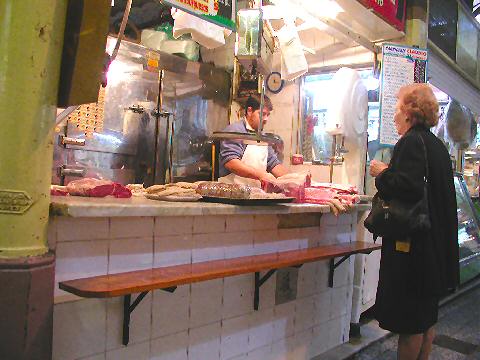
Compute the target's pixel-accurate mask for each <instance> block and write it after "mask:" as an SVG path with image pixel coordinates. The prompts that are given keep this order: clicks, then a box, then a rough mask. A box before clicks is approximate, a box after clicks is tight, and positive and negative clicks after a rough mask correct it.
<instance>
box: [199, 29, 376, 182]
mask: <svg viewBox="0 0 480 360" xmlns="http://www.w3.org/2000/svg"><path fill="white" fill-rule="evenodd" d="M234 44H235V35H234V34H232V35H231V36H229V37H228V38H227V41H226V45H225V46H222V47H219V48H217V49H213V50H208V49H205V48H202V50H201V51H202V59H203V61H206V62H213V63H214V64H215V65H216V66H217V67H221V68H225V69H228V70H230V71H233V62H234ZM351 45H352V44H344V43H340V42H338V41H332V42H331V43H329V44H324V45H323V47H322V48H321V49H320V50H317V51H316V54H315V55H308V56H307V61H308V63H309V73H318V72H322V71H326V69H328V70H329V71H331V70H332V69H334V68H340V67H342V66H353V67H356V66H358V65H359V64H367V63H372V62H373V55H372V53H371V52H370V51H368V50H367V49H365V48H363V47H361V46H351ZM306 46H311V47H315V44H314V43H311V44H306ZM271 71H278V72H280V71H281V56H280V53H279V52H276V53H275V54H274V57H273V63H272V68H271ZM301 83H302V79H301V78H298V79H296V80H294V81H288V82H286V83H285V86H284V87H283V89H282V91H280V93H278V94H272V93H270V92H268V90H267V93H266V94H267V95H268V96H269V97H270V99H271V100H272V103H273V107H274V111H273V112H272V113H271V115H270V118H269V121H268V123H267V125H266V127H265V131H267V132H273V133H275V134H277V135H279V136H280V137H281V138H282V139H283V141H284V152H283V157H284V165H286V166H287V167H288V168H289V169H290V170H291V171H295V172H301V171H310V172H311V173H312V176H313V179H314V180H315V181H320V182H326V181H328V180H329V167H328V166H325V165H309V164H304V165H292V164H291V156H292V154H296V153H300V148H301V144H300V142H301V139H300V133H301V122H302V116H303V114H302V113H301V111H300V108H301V101H302V96H301V91H302V90H301ZM242 115H243V112H242V109H241V108H240V105H239V104H238V103H236V102H235V101H232V106H231V114H230V123H232V122H235V121H238V120H239V119H240V117H241V116H242ZM362 151H363V152H365V151H366V148H365V149H363V150H362ZM345 174H346V170H345V165H339V166H336V167H335V171H334V179H333V181H334V182H338V183H342V182H346V179H345ZM362 176H363V175H362Z"/></svg>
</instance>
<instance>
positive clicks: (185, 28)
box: [172, 9, 225, 49]
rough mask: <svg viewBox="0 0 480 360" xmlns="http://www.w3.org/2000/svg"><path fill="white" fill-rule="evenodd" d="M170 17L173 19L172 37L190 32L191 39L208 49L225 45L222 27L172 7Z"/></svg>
mask: <svg viewBox="0 0 480 360" xmlns="http://www.w3.org/2000/svg"><path fill="white" fill-rule="evenodd" d="M172 17H173V18H174V20H175V23H174V25H173V37H174V38H178V37H180V36H181V35H184V34H188V33H190V34H191V35H192V39H193V40H195V41H196V42H198V43H199V44H200V45H202V46H205V47H206V48H208V49H214V48H217V47H219V46H222V45H225V32H224V29H223V28H222V27H220V26H218V25H215V24H212V23H209V22H208V21H205V20H203V19H200V18H199V17H197V16H194V15H190V14H189V13H186V12H184V11H181V10H178V9H175V10H173V9H172Z"/></svg>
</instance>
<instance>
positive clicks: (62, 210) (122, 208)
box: [50, 196, 370, 218]
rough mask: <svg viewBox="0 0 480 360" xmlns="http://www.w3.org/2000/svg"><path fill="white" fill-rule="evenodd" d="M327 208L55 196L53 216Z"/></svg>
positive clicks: (316, 210) (325, 208)
mask: <svg viewBox="0 0 480 360" xmlns="http://www.w3.org/2000/svg"><path fill="white" fill-rule="evenodd" d="M369 209H370V204H358V205H355V207H354V208H353V210H351V211H366V210H369ZM329 212H330V208H329V207H328V206H327V205H315V204H281V205H280V204H279V205H268V206H265V205H262V206H239V205H227V204H216V203H206V202H166V201H156V200H149V199H145V198H136V197H133V198H130V199H115V198H86V197H75V196H71V197H64V196H52V198H51V204H50V214H51V215H52V216H69V217H78V218H81V217H119V216H122V217H132V216H199V215H235V214H244V215H248V214H251V215H259V214H264V215H267V214H298V213H329Z"/></svg>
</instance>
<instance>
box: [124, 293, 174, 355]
mask: <svg viewBox="0 0 480 360" xmlns="http://www.w3.org/2000/svg"><path fill="white" fill-rule="evenodd" d="M176 289H177V287H176V286H173V287H169V288H165V289H160V290H164V291H167V292H169V293H173V292H174V291H175V290H176ZM149 292H150V291H143V292H141V293H140V295H138V296H137V297H136V298H135V300H134V301H133V302H132V294H128V295H125V296H124V297H123V336H122V344H123V345H125V346H127V345H128V342H129V341H130V315H131V314H132V312H133V310H135V308H136V307H137V306H138V304H140V302H141V301H142V300H143V299H144V298H145V296H147V294H148V293H149Z"/></svg>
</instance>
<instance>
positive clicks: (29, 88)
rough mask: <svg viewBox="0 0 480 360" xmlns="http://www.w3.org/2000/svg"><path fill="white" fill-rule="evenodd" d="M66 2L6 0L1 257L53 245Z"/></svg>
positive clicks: (0, 77) (0, 47) (1, 37)
mask: <svg viewBox="0 0 480 360" xmlns="http://www.w3.org/2000/svg"><path fill="white" fill-rule="evenodd" d="M66 6H67V0H35V1H31V0H0V258H20V257H24V256H33V255H41V254H44V253H46V252H47V251H48V247H47V224H48V210H49V202H50V195H49V194H50V181H51V180H50V179H51V169H52V156H53V155H52V152H53V133H52V131H53V127H54V122H55V115H56V103H57V89H58V79H59V73H60V60H61V53H62V45H63V32H64V26H65V16H66Z"/></svg>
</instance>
